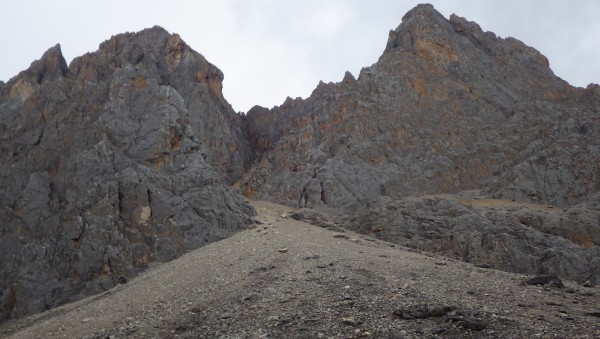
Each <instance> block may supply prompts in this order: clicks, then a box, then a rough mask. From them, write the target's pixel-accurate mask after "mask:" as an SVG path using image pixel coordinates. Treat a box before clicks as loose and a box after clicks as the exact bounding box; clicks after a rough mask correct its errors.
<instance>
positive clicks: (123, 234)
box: [0, 27, 253, 322]
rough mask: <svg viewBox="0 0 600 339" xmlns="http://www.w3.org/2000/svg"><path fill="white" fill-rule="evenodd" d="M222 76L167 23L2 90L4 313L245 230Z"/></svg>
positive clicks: (119, 278)
mask: <svg viewBox="0 0 600 339" xmlns="http://www.w3.org/2000/svg"><path fill="white" fill-rule="evenodd" d="M222 79H223V74H222V73H221V71H220V70H219V69H217V68H216V67H215V66H213V65H212V64H210V63H208V62H207V61H206V60H205V59H204V58H203V57H202V56H201V55H200V54H198V53H196V52H195V51H193V50H192V49H191V48H190V47H189V46H187V45H186V44H185V43H184V42H183V41H182V40H181V38H180V37H179V36H178V35H171V34H169V33H168V32H166V31H165V30H164V29H162V28H160V27H154V28H151V29H147V30H144V31H141V32H138V33H127V34H121V35H117V36H114V37H112V38H111V39H110V40H108V41H106V42H104V43H102V44H101V45H100V48H99V50H98V51H97V52H94V53H89V54H86V55H84V56H82V57H79V58H76V59H75V60H73V62H71V64H70V65H69V67H67V65H66V62H65V60H64V58H63V57H62V54H61V51H60V46H58V45H57V46H55V47H53V48H51V49H50V50H48V51H47V52H46V53H45V54H44V56H43V57H42V58H41V59H40V60H38V61H35V62H34V63H32V65H31V67H30V68H29V69H28V70H26V71H24V72H21V73H20V74H19V75H18V76H16V77H15V78H13V79H11V80H10V81H9V82H8V83H6V84H5V86H4V87H3V88H2V92H1V93H0V118H1V119H0V131H1V136H0V187H2V190H1V191H0V205H1V206H2V209H1V210H0V220H1V221H2V224H1V226H0V227H1V228H0V234H1V237H0V277H1V279H0V322H2V320H5V319H9V318H15V317H20V316H23V315H27V314H32V313H35V312H39V311H43V310H46V309H48V308H52V307H55V306H57V305H60V304H63V303H65V302H69V301H73V300H76V299H78V298H81V297H82V296H85V295H90V294H93V293H98V292H101V291H104V290H106V289H108V288H111V287H113V286H114V285H115V284H117V283H122V282H124V281H126V280H127V279H128V278H129V277H131V276H134V275H135V274H136V273H137V272H138V271H140V270H141V269H143V268H144V267H145V266H147V265H148V264H150V263H151V262H153V261H167V260H171V259H173V258H175V257H177V256H179V255H181V254H182V253H183V252H184V251H187V250H190V249H193V248H197V247H198V246H201V245H204V244H206V243H207V242H211V241H214V240H217V239H222V238H224V237H227V236H229V235H231V234H232V233H233V232H235V231H238V230H240V229H243V228H244V227H245V226H246V225H247V224H248V223H249V222H250V217H251V216H252V214H253V210H252V208H251V207H250V206H249V205H248V204H247V202H246V200H245V199H244V198H243V197H241V196H240V195H239V194H236V193H233V192H231V191H230V190H229V189H228V186H227V182H228V181H233V180H236V179H238V178H239V177H240V176H241V175H242V174H243V163H244V157H245V156H246V154H248V152H249V151H248V150H247V146H245V141H244V140H243V138H242V136H241V134H240V126H239V125H240V122H239V116H237V115H236V114H235V113H234V112H233V110H232V109H231V107H230V105H229V104H228V103H227V102H226V101H225V99H224V98H223V96H222V93H221V80H222Z"/></svg>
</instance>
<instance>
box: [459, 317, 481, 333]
mask: <svg viewBox="0 0 600 339" xmlns="http://www.w3.org/2000/svg"><path fill="white" fill-rule="evenodd" d="M461 325H462V327H464V328H468V329H470V330H472V331H483V330H485V328H486V327H487V326H486V324H485V323H484V322H483V320H481V319H465V320H464V321H463V323H462V324H461Z"/></svg>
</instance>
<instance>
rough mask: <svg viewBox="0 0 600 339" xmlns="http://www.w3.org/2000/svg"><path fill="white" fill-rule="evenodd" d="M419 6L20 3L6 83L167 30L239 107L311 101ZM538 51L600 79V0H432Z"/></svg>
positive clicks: (224, 1) (6, 6)
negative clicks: (109, 43)
mask: <svg viewBox="0 0 600 339" xmlns="http://www.w3.org/2000/svg"><path fill="white" fill-rule="evenodd" d="M421 2H423V1H409V0H369V1H367V0H297V1H296V0H292V1H288V0H254V1H253V0H246V1H242V0H209V1H204V0H202V1H200V0H196V1H193V0H190V1H177V0H169V1H165V0H162V1H157V0H140V1H131V0H108V1H107V0H105V1H91V0H90V1H87V0H86V1H82V0H53V1H47V0H37V1H36V0H19V1H5V2H4V3H3V4H2V9H1V12H0V22H1V23H2V26H3V27H4V28H3V29H2V30H1V32H0V46H2V53H1V57H0V80H3V81H7V80H9V79H10V78H11V77H13V76H15V75H16V74H17V73H18V72H20V71H22V70H24V69H26V68H27V67H28V66H29V64H30V63H31V62H32V61H34V60H36V59H39V58H40V57H41V56H42V54H43V53H44V51H46V50H47V49H48V48H49V47H52V46H54V45H55V44H56V43H60V44H61V47H62V51H63V54H64V56H65V58H66V59H67V62H70V61H71V60H72V59H73V58H74V57H76V56H79V55H82V54H84V53H86V52H90V51H95V50H96V49H97V48H98V45H99V44H100V43H101V42H102V41H104V40H107V39H109V38H110V37H111V36H112V35H115V34H118V33H123V32H127V31H129V32H133V31H139V30H141V29H143V28H147V27H152V26H154V25H160V26H162V27H164V28H165V29H167V30H168V31H169V32H171V33H179V34H180V35H181V37H182V38H183V40H185V41H186V42H187V43H188V44H189V45H190V46H191V47H192V48H193V49H195V50H196V51H198V52H200V53H201V54H202V55H204V56H205V57H206V58H207V59H208V60H209V61H210V62H211V63H213V64H215V65H216V66H217V67H219V68H220V69H221V70H222V71H223V72H224V73H225V81H224V83H223V85H224V88H223V91H224V94H225V97H226V99H227V100H228V101H229V102H230V103H231V104H232V105H233V107H234V109H235V110H236V111H243V112H245V111H247V110H248V109H249V108H251V107H252V106H254V105H255V104H259V105H262V106H266V107H272V106H275V105H280V104H281V103H282V102H283V101H284V100H285V98H286V97H287V96H290V97H294V98H295V97H307V96H308V95H310V93H311V92H312V90H313V89H314V88H315V86H316V85H317V84H318V82H319V80H323V81H325V82H329V81H334V82H337V81H340V80H341V79H342V78H343V75H344V72H345V71H347V70H348V71H350V72H352V73H353V74H354V75H355V76H356V75H358V72H359V71H360V69H361V68H362V67H365V66H369V65H371V64H373V63H375V62H376V61H377V59H378V58H379V56H380V55H381V53H382V52H383V49H384V48H385V44H386V41H387V36H388V31H389V30H390V29H395V28H396V27H397V26H398V25H399V24H400V22H401V19H402V16H403V15H404V14H405V13H406V12H407V11H408V10H410V9H411V8H413V7H414V6H416V5H417V4H418V3H421ZM429 3H432V4H433V5H434V6H435V7H436V9H437V10H438V11H440V12H441V13H442V14H443V15H444V16H445V17H446V18H448V17H449V16H450V14H452V13H456V14H457V15H459V16H462V17H465V18H467V19H469V20H471V21H475V22H477V23H479V25H480V26H481V27H482V28H483V30H486V31H492V32H494V33H496V34H497V35H499V36H501V37H507V36H512V37H515V38H517V39H519V40H521V41H523V42H525V43H526V44H527V45H530V46H532V47H534V48H536V49H538V50H539V51H540V52H542V54H544V55H545V56H547V57H548V59H549V60H550V66H551V68H552V69H553V71H554V72H555V73H556V74H557V75H558V76H560V77H561V78H563V79H565V80H567V81H568V82H569V83H571V84H572V85H575V86H580V87H585V86H587V84H589V83H592V82H593V83H599V82H600V61H599V60H600V1H598V0H580V1H575V0H573V1H564V0H543V1H542V0H539V1H537V0H532V1H524V0H501V1H499V0H440V1H429Z"/></svg>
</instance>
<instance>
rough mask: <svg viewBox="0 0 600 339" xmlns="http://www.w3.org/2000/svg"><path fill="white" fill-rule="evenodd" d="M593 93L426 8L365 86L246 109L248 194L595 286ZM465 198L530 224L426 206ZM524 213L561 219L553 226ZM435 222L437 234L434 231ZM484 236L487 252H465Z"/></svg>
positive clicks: (405, 25)
mask: <svg viewBox="0 0 600 339" xmlns="http://www.w3.org/2000/svg"><path fill="white" fill-rule="evenodd" d="M598 94H599V91H598V86H597V85H590V86H589V87H588V88H587V89H581V88H574V87H572V86H570V85H569V84H568V83H566V82H565V81H563V80H561V79H560V78H558V77H556V76H555V75H554V74H553V73H552V71H551V69H550V68H549V62H548V60H547V59H546V58H545V57H544V56H543V55H541V54H540V53H539V52H538V51H536V50H535V49H533V48H531V47H528V46H526V45H525V44H523V43H522V42H520V41H518V40H517V39H514V38H506V39H503V38H499V37H497V36H496V35H495V34H494V33H491V32H484V31H483V30H482V29H481V28H480V27H479V26H478V25H477V24H476V23H473V22H469V21H467V20H466V19H464V18H461V17H458V16H456V15H452V16H451V17H450V18H449V19H446V18H444V17H443V16H442V15H441V14H440V13H438V12H437V11H436V10H435V9H434V8H433V7H432V6H431V5H419V6H417V7H416V8H414V9H413V10H411V11H410V12H408V13H407V14H406V15H405V16H404V17H403V19H402V24H401V25H400V26H399V27H398V28H397V29H395V30H392V31H390V33H389V36H388V42H387V45H386V47H385V50H384V52H383V55H382V56H381V57H380V58H379V60H378V61H377V63H375V64H373V65H372V66H371V67H367V68H364V69H363V70H362V71H361V72H360V74H359V76H358V78H357V79H355V78H354V77H353V76H352V75H351V74H349V73H347V74H346V75H345V76H344V78H343V80H342V81H341V82H339V83H329V84H325V83H320V84H319V85H318V86H317V88H316V89H315V90H314V92H313V93H312V95H311V96H310V97H309V98H307V99H305V100H303V99H295V100H294V99H289V98H288V100H286V101H285V102H284V103H283V104H282V105H281V106H279V107H275V108H273V109H270V110H268V109H265V108H261V107H255V108H253V109H252V110H250V112H248V114H247V116H246V117H245V119H244V125H243V126H244V130H245V133H246V135H247V136H248V138H249V140H250V142H251V144H252V147H253V150H254V153H255V154H256V155H257V156H258V160H257V162H256V163H255V165H254V166H253V167H252V168H251V170H250V171H249V173H248V175H247V176H246V177H245V178H244V179H243V181H242V184H241V187H242V189H243V191H244V193H245V194H246V195H247V196H249V197H253V198H259V199H269V200H273V201H276V202H279V203H284V204H287V205H289V206H296V207H303V208H321V207H334V208H338V209H340V210H341V211H342V214H345V215H349V216H351V217H352V216H353V217H354V218H351V217H348V218H347V219H344V220H343V221H344V222H345V221H347V220H354V222H352V225H353V226H352V227H354V228H356V229H360V230H362V231H364V232H367V233H373V232H375V231H374V230H377V229H378V228H381V227H383V229H386V230H387V231H386V232H383V233H377V232H375V233H377V234H379V235H380V236H383V237H385V239H387V240H390V241H394V242H399V243H402V244H407V245H411V246H414V247H419V248H423V249H427V250H432V251H436V252H440V253H444V254H447V255H450V256H453V257H458V258H464V259H466V260H467V259H468V260H470V261H476V262H485V263H486V264H487V265H490V266H493V267H496V268H501V269H507V270H511V271H518V272H526V273H534V274H535V273H544V272H552V273H557V274H559V275H560V276H561V277H568V278H572V279H577V280H583V279H587V278H590V277H593V276H597V275H598V262H597V261H595V260H593V259H592V258H593V257H594V255H593V253H597V251H598V245H599V242H598V240H599V239H598V238H597V236H595V235H594V234H596V235H597V234H598V231H599V230H600V226H599V225H600V222H598V221H599V220H600V212H599V211H598V210H597V209H595V208H587V207H582V206H589V205H590V204H591V205H594V204H595V203H594V202H593V201H595V200H593V199H592V198H591V197H593V196H597V194H598V192H600V167H599V166H600V161H599V159H600V148H599V147H600V144H599V140H600V138H599V137H598V133H599V132H600V130H599V128H598V124H597V123H596V121H597V120H598V117H599V114H600V112H599V107H600V106H599V104H598V103H599V100H600V96H599V95H598ZM466 190H480V192H479V193H477V194H476V195H475V196H476V197H477V199H499V200H502V201H504V200H508V201H512V200H514V201H516V202H520V203H523V204H526V205H523V206H529V207H525V210H527V212H523V213H524V215H526V216H522V215H521V214H519V213H521V212H519V213H517V214H515V212H514V211H511V210H505V207H500V208H499V209H494V210H493V211H489V213H488V212H473V211H471V210H469V209H465V208H462V209H461V210H460V213H459V214H458V215H454V214H452V213H455V211H454V210H453V209H452V211H451V212H448V210H447V208H446V207H444V206H446V205H444V204H445V203H446V202H445V201H446V200H443V201H444V204H441V205H440V204H438V203H425V202H424V200H423V198H421V197H422V196H426V195H432V194H441V193H446V194H456V193H459V192H463V191H466ZM409 197H413V198H409ZM529 204H534V206H535V204H538V205H540V206H546V205H548V204H550V205H553V206H556V207H557V208H560V209H562V208H564V209H566V211H564V212H561V213H560V214H558V215H555V216H554V217H552V218H550V219H548V218H547V217H541V216H539V215H538V214H537V212H536V210H535V208H534V209H533V210H532V209H531V205H529ZM417 205H418V206H420V205H425V206H427V208H420V207H418V206H417ZM525 210H523V211H525ZM417 211H421V212H417ZM571 212H573V213H574V214H573V213H571ZM448 213H450V214H449V215H448ZM456 213H458V212H456ZM482 213H483V215H481V214H482ZM404 214H407V215H408V216H407V217H406V218H404V217H403V218H400V217H399V216H402V215H404ZM427 215H430V216H431V217H432V218H434V219H436V220H435V222H434V221H432V222H431V224H432V225H434V226H432V227H434V228H435V232H429V231H426V230H428V226H427V225H428V223H427V222H425V221H423V220H425V219H423V218H427ZM529 218H531V219H532V220H531V221H527V220H529ZM540 218H541V219H540ZM557 218H558V219H557ZM438 219H439V220H438ZM438 222H439V223H440V225H441V226H440V225H438V224H437V223H438ZM361 223H362V224H361ZM532 225H533V226H532ZM500 230H502V231H500ZM413 233H415V234H418V235H419V236H418V237H416V236H415V234H413ZM472 234H478V235H477V236H474V235H473V236H472ZM449 237H453V238H452V239H453V240H452V241H447V240H444V239H447V238H449ZM547 237H550V238H547ZM481 239H488V240H489V242H486V243H484V244H482V245H481V246H479V245H477V246H475V245H472V244H471V243H472V242H476V243H477V241H480V240H481ZM509 239H511V240H509ZM486 241H487V240H486ZM494 244H495V245H494ZM473 246H475V247H476V248H472V249H470V250H468V251H467V252H465V251H466V250H463V249H464V248H471V247H473ZM504 247H506V248H510V251H509V250H504V249H503V248H504ZM563 250H564V252H561V251H563ZM550 252H552V253H554V252H557V253H561V254H559V255H557V256H556V257H555V258H554V259H550V257H554V255H553V254H548V253H550ZM556 258H561V259H556ZM523 260H525V262H522V261H523ZM570 265H572V267H570Z"/></svg>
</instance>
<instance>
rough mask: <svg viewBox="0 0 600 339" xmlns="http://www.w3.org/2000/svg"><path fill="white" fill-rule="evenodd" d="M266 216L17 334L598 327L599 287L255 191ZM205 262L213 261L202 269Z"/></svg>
mask: <svg viewBox="0 0 600 339" xmlns="http://www.w3.org/2000/svg"><path fill="white" fill-rule="evenodd" d="M253 205H254V206H255V207H256V210H257V211H258V213H259V215H258V216H257V217H256V218H257V219H258V220H259V221H260V222H262V224H261V225H259V226H257V227H256V228H255V229H249V230H246V231H243V232H240V233H237V234H235V235H233V236H232V237H230V238H228V239H224V240H223V241H219V242H217V243H213V244H210V245H208V246H205V247H202V248H199V249H197V250H194V251H192V252H190V253H187V254H185V255H184V256H182V257H181V258H178V259H175V260H173V261H171V262H169V263H166V264H164V265H161V266H160V267H157V268H156V269H153V270H151V271H149V272H145V273H144V274H143V275H141V276H140V277H138V278H136V279H134V280H133V281H131V282H130V283H128V284H126V285H119V286H118V287H116V288H114V289H112V290H110V291H107V292H105V293H102V294H100V295H97V296H94V297H90V298H87V299H85V300H82V301H80V302H76V303H72V304H69V305H65V306H62V307H59V308H56V309H54V310H50V311H48V312H44V313H42V314H37V315H34V316H32V317H27V318H25V319H18V320H14V321H11V322H9V323H8V324H6V326H3V327H0V337H2V338H7V339H13V338H14V339H21V338H40V337H43V338H94V339H105V338H144V339H145V338H357V339H358V338H407V339H409V338H538V337H539V338H598V337H599V336H600V322H599V321H598V317H600V286H596V287H583V286H579V285H577V284H575V283H573V282H571V281H561V280H559V279H557V278H556V277H551V276H534V277H531V276H522V275H518V274H514V273H506V272H501V271H496V270H491V269H488V268H481V267H476V266H474V265H472V264H468V263H464V262H460V261H457V260H452V259H447V258H443V257H441V256H437V255H432V254H429V253H427V254H425V253H415V252H418V251H416V250H412V251H409V250H408V249H406V248H403V247H402V246H397V245H392V244H390V243H387V242H384V241H380V240H375V239H372V238H370V237H367V236H364V235H360V234H356V233H354V232H351V231H345V232H343V233H341V232H338V231H335V232H334V231H331V230H326V229H323V228H319V227H314V226H311V225H307V224H305V223H302V222H298V221H296V220H293V219H291V218H287V217H286V216H289V215H291V214H292V213H296V212H295V211H293V210H292V209H290V208H286V207H282V206H276V205H274V204H270V203H264V202H253ZM205 272H211V274H206V273H205Z"/></svg>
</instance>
